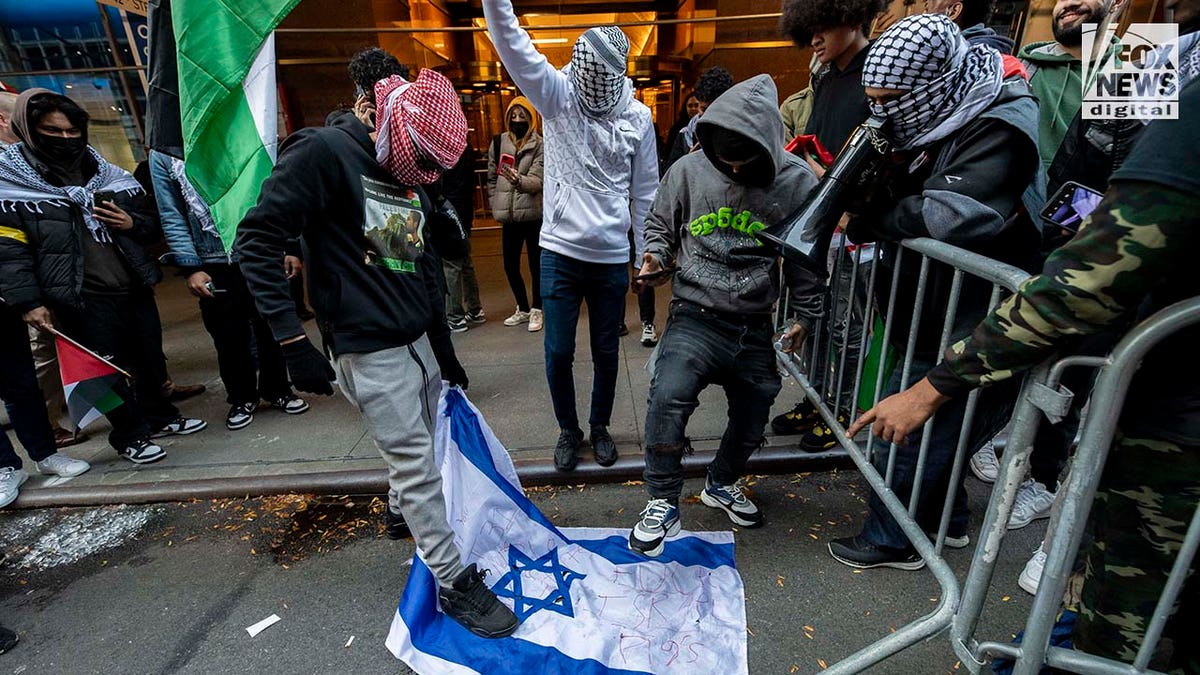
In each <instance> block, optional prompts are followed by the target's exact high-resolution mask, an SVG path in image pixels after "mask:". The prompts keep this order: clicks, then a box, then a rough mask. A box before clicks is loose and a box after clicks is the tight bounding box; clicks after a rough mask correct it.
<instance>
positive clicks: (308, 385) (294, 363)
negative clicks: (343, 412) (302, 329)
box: [280, 338, 335, 396]
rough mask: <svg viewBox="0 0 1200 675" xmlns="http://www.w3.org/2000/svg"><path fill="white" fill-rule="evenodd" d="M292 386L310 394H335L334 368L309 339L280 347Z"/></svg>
mask: <svg viewBox="0 0 1200 675" xmlns="http://www.w3.org/2000/svg"><path fill="white" fill-rule="evenodd" d="M280 348H281V349H282V350H283V358H284V360H285V361H287V367H288V374H289V375H291V378H292V386H294V387H296V388H297V389H299V390H300V391H303V392H308V393H310V394H323V395H325V396H329V395H331V394H333V380H334V377H335V376H334V374H333V366H331V365H329V359H326V358H325V355H324V354H322V353H321V352H320V351H318V350H317V348H316V347H315V346H313V343H311V342H309V341H308V339H307V338H305V339H304V340H296V341H295V342H289V343H287V344H285V345H280Z"/></svg>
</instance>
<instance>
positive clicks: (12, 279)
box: [0, 164, 162, 312]
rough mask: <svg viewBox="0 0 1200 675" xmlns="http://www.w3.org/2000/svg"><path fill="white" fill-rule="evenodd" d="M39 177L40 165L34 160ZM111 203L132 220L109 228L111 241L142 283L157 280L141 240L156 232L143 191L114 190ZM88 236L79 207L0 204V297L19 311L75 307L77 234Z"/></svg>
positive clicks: (79, 274) (79, 255) (79, 272)
mask: <svg viewBox="0 0 1200 675" xmlns="http://www.w3.org/2000/svg"><path fill="white" fill-rule="evenodd" d="M34 168H35V169H37V170H38V172H39V173H41V174H42V175H43V176H46V175H47V174H48V171H46V170H45V167H42V166H38V165H37V164H34ZM116 204H117V206H119V207H121V208H122V209H124V210H125V211H126V212H127V213H129V215H130V216H131V217H132V218H133V229H131V230H129V231H127V232H118V231H117V230H110V232H111V233H112V237H113V242H114V243H116V245H117V248H118V250H120V251H121V253H122V254H123V255H124V256H125V260H126V261H127V262H128V263H129V266H130V268H132V269H133V271H134V273H135V274H136V275H137V278H138V279H140V280H141V281H142V283H144V284H146V285H147V286H153V285H154V284H157V283H158V282H159V281H162V271H161V270H160V269H159V268H158V263H156V262H155V261H154V258H152V257H151V256H150V255H148V254H147V253H146V251H145V249H144V248H143V245H144V244H149V243H153V242H154V241H157V239H158V238H159V236H160V235H161V232H160V229H159V224H158V218H157V216H156V215H155V213H154V212H153V210H152V207H150V206H149V204H148V202H147V199H146V197H145V195H130V194H127V193H117V196H116ZM90 236H92V235H91V233H90V232H88V229H87V224H86V223H85V222H84V220H83V211H82V210H81V209H80V207H79V206H77V205H75V204H71V205H68V206H55V205H52V204H48V203H45V204H38V205H35V206H34V205H31V206H26V205H25V204H13V203H11V202H10V203H6V204H4V205H3V208H0V300H3V302H4V303H5V304H6V305H8V306H10V307H12V308H14V309H16V310H17V311H20V312H27V311H29V310H31V309H34V308H36V307H40V306H43V305H50V306H52V307H53V306H56V305H57V306H65V307H73V308H78V307H80V306H81V304H82V301H81V290H82V288H83V237H90Z"/></svg>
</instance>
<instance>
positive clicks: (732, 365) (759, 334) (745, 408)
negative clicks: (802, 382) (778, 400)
mask: <svg viewBox="0 0 1200 675" xmlns="http://www.w3.org/2000/svg"><path fill="white" fill-rule="evenodd" d="M651 367H652V374H651V379H650V399H649V405H648V410H647V412H646V470H645V474H644V476H645V479H646V488H647V490H648V491H649V492H650V497H651V498H654V499H666V500H668V501H670V502H672V503H677V502H678V500H679V495H680V493H681V492H682V491H683V454H684V451H685V450H686V449H688V447H689V446H688V439H687V434H686V430H687V423H688V419H689V418H691V416H692V413H693V412H694V411H695V410H696V406H697V405H699V400H698V398H697V397H698V396H699V395H700V392H701V391H703V390H704V388H705V387H707V386H708V385H710V384H717V385H720V386H721V387H722V388H723V389H724V390H725V398H726V401H727V402H728V413H727V414H728V417H729V420H728V422H727V423H726V425H725V434H724V435H723V436H722V437H721V445H720V448H719V449H718V450H717V456H716V458H714V459H713V461H712V463H711V464H709V465H708V476H709V478H710V479H711V480H712V482H713V483H716V484H719V485H731V484H732V483H734V482H735V481H737V479H738V478H741V476H742V472H743V471H744V470H745V467H746V460H747V459H748V458H749V457H750V455H751V453H753V452H754V451H755V450H757V449H758V448H759V447H760V446H761V445H762V442H763V430H764V428H765V427H766V424H767V418H768V417H769V416H770V413H771V405H772V404H773V403H774V402H775V397H776V396H777V395H778V394H779V388H780V379H779V371H778V370H777V369H776V367H775V348H774V346H773V345H772V330H771V320H770V317H769V316H736V317H735V316H731V315H728V314H717V313H714V312H711V311H708V310H705V309H702V308H701V307H699V306H698V305H695V304H692V303H689V302H685V301H681V300H676V301H674V302H672V303H671V313H670V318H669V319H668V320H667V327H666V330H665V332H664V333H663V337H662V340H661V341H660V342H659V343H658V349H657V350H656V351H655V354H654V357H653V361H652V366H651Z"/></svg>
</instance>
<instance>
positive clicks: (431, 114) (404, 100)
mask: <svg viewBox="0 0 1200 675" xmlns="http://www.w3.org/2000/svg"><path fill="white" fill-rule="evenodd" d="M375 100H376V101H377V102H378V104H379V110H378V113H377V114H376V125H375V130H376V132H377V133H378V136H377V137H376V140H375V155H376V159H377V160H378V161H379V164H380V166H382V167H384V168H385V169H387V170H388V172H389V173H391V174H392V175H393V176H395V178H396V180H398V181H400V182H401V183H404V184H405V185H428V184H430V183H433V182H434V181H436V180H437V179H438V178H440V177H441V175H442V173H443V172H445V171H446V170H447V169H450V168H453V167H454V165H455V164H458V160H459V158H460V157H462V154H463V151H464V150H466V148H467V118H466V116H465V115H464V114H463V110H462V104H461V102H460V101H459V98H458V92H456V91H454V85H453V84H451V82H450V80H448V79H446V76H445V75H442V74H441V73H438V72H437V71H434V70H431V69H429V68H424V69H422V70H421V74H420V75H418V76H417V79H416V80H414V81H412V82H408V81H405V80H404V78H402V77H400V76H399V75H392V76H391V77H389V78H388V79H386V80H380V81H379V82H376V83H375Z"/></svg>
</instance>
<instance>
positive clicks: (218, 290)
mask: <svg viewBox="0 0 1200 675" xmlns="http://www.w3.org/2000/svg"><path fill="white" fill-rule="evenodd" d="M204 287H205V288H207V289H208V292H209V293H213V294H217V293H224V292H225V289H224V288H217V287H216V286H214V285H213V282H211V281H206V282H204Z"/></svg>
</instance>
